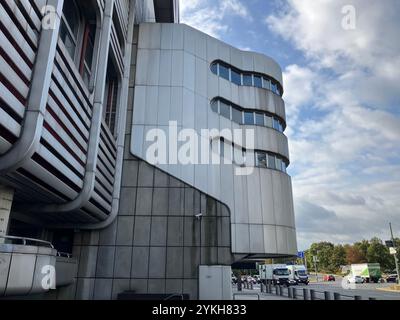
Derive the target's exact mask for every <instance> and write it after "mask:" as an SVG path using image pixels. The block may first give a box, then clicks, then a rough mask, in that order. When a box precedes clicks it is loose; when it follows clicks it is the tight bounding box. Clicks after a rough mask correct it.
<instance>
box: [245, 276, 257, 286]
mask: <svg viewBox="0 0 400 320" xmlns="http://www.w3.org/2000/svg"><path fill="white" fill-rule="evenodd" d="M246 280H247V283H252V284H256V283H257V280H256V279H255V278H253V277H252V276H248V277H247V278H246Z"/></svg>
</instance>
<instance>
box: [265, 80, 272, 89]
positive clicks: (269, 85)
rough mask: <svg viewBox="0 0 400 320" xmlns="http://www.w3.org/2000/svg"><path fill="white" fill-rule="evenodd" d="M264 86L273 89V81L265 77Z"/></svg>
mask: <svg viewBox="0 0 400 320" xmlns="http://www.w3.org/2000/svg"><path fill="white" fill-rule="evenodd" d="M263 87H264V88H265V89H268V90H270V89H271V82H270V81H269V79H267V78H263Z"/></svg>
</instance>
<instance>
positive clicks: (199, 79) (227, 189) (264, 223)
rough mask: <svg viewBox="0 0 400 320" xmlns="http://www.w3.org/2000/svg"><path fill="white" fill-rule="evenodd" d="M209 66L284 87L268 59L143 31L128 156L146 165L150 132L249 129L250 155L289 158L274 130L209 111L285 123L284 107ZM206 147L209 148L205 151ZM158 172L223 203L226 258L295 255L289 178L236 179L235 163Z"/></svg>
mask: <svg viewBox="0 0 400 320" xmlns="http://www.w3.org/2000/svg"><path fill="white" fill-rule="evenodd" d="M214 61H223V62H225V63H227V64H229V65H232V66H234V67H236V68H237V69H239V70H243V71H246V72H255V73H261V74H265V75H267V76H269V77H271V78H273V79H275V80H276V81H278V82H279V83H280V84H281V86H282V72H281V69H280V67H279V66H278V64H277V63H276V62H274V61H273V60H272V59H271V58H269V57H266V56H264V55H261V54H257V53H252V52H244V51H241V50H238V49H236V48H234V47H231V46H229V45H227V44H225V43H223V42H221V41H219V40H217V39H214V38H212V37H210V36H208V35H206V34H204V33H202V32H200V31H198V30H195V29H193V28H191V27H189V26H186V25H182V24H178V25H173V24H141V25H140V32H139V47H138V58H137V68H138V69H137V72H136V86H135V101H134V111H133V117H132V139H131V152H132V153H133V154H134V155H135V156H137V157H139V158H141V159H143V160H146V153H147V150H148V148H149V146H150V145H151V144H152V143H153V142H151V141H147V140H146V136H147V134H148V132H149V131H150V130H152V129H155V128H157V129H163V130H165V131H166V132H167V131H168V125H169V122H170V121H176V122H177V127H178V130H180V129H185V128H193V129H195V130H196V132H197V135H198V137H199V140H203V139H207V138H206V137H204V136H202V132H201V130H202V129H214V128H216V129H218V130H219V131H222V130H223V129H225V128H229V129H232V130H234V129H240V128H242V129H243V128H246V127H248V128H251V129H254V130H255V142H254V144H255V147H254V150H264V151H268V152H273V153H275V154H278V155H281V156H282V157H284V158H286V159H289V151H288V142H287V138H286V136H285V135H284V134H283V133H281V132H279V131H277V130H274V129H271V128H267V127H261V126H257V127H256V126H243V125H240V124H237V123H235V122H233V121H230V120H228V119H226V118H224V117H222V116H220V115H218V114H217V113H215V112H213V111H212V109H211V106H210V105H211V101H212V100H213V99H214V98H217V97H222V98H224V99H226V100H228V101H231V102H232V103H234V104H236V105H239V106H241V107H243V108H247V109H251V110H255V111H257V110H260V111H268V112H270V113H272V114H275V115H277V116H279V117H280V118H282V119H284V120H285V108H284V102H283V100H282V98H281V96H280V95H277V94H276V93H273V92H272V91H270V90H266V89H263V88H256V87H252V86H238V85H236V84H234V83H232V82H230V81H228V80H226V79H223V78H222V77H218V76H217V75H215V74H214V73H212V72H211V70H210V67H211V65H212V63H213V62H214ZM207 143H208V144H209V142H208V141H206V142H205V145H207ZM157 166H158V167H159V168H160V169H162V170H164V171H165V172H167V173H168V174H170V175H172V176H174V177H177V178H179V179H181V180H182V181H184V182H185V183H187V184H189V185H192V186H194V187H195V188H197V189H199V190H200V191H202V192H204V193H206V194H209V195H210V196H212V197H214V198H216V199H218V200H219V201H221V202H222V203H224V204H226V205H227V206H228V208H229V209H230V212H231V234H232V252H233V253H236V254H247V255H255V256H259V257H262V256H264V257H268V256H269V257H270V256H287V255H295V254H296V252H297V245H296V232H295V219H294V210H293V197H292V186H291V179H290V177H289V176H288V175H287V174H286V173H284V172H280V171H277V170H271V169H267V168H254V171H253V173H252V174H250V175H242V176H240V175H236V174H235V167H236V165H235V164H231V165H226V164H223V165H213V164H210V165H203V164H200V165H199V164H188V165H181V164H179V163H178V164H160V165H157Z"/></svg>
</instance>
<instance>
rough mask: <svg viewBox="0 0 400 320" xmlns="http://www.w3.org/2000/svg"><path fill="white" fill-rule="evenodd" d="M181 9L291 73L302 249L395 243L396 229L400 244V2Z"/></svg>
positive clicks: (272, 0)
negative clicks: (349, 13) (349, 26)
mask: <svg viewBox="0 0 400 320" xmlns="http://www.w3.org/2000/svg"><path fill="white" fill-rule="evenodd" d="M180 5H181V22H182V23H186V24H189V25H191V26H193V27H195V28H197V29H199V30H201V31H203V32H206V33H208V34H210V35H212V36H214V37H216V38H218V39H220V40H223V41H225V42H227V43H228V44H231V45H233V46H235V47H238V48H241V49H243V50H251V51H257V52H260V53H264V54H266V55H269V56H271V57H273V58H274V59H275V60H276V61H277V62H278V63H279V64H280V65H281V67H282V70H283V73H284V87H285V96H284V99H285V103H286V109H287V117H288V129H287V130H286V134H287V136H288V137H289V141H290V142H289V144H290V153H291V160H292V164H291V167H290V170H289V173H290V174H291V175H292V179H293V191H294V201H295V211H296V221H297V231H298V244H299V249H305V248H307V247H308V246H309V245H310V243H312V242H314V241H332V242H335V243H347V242H353V241H358V240H361V239H369V238H371V237H373V236H379V237H381V238H385V239H386V238H387V237H388V223H389V221H391V222H392V223H393V227H394V231H395V233H397V235H398V236H399V237H400V41H399V40H398V39H399V38H398V33H399V31H400V20H399V19H398V17H399V16H400V1H398V0H384V1H373V0H246V1H244V0H181V2H180ZM345 5H352V6H353V7H354V9H355V13H356V16H355V17H356V20H355V21H356V25H355V29H354V30H345V29H343V27H342V20H343V18H344V14H343V13H342V8H343V7H344V6H345Z"/></svg>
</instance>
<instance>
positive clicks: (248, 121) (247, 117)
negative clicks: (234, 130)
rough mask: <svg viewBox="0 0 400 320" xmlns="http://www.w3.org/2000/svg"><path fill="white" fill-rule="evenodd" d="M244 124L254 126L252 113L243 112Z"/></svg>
mask: <svg viewBox="0 0 400 320" xmlns="http://www.w3.org/2000/svg"><path fill="white" fill-rule="evenodd" d="M244 124H248V125H253V124H254V113H253V112H245V113H244Z"/></svg>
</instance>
